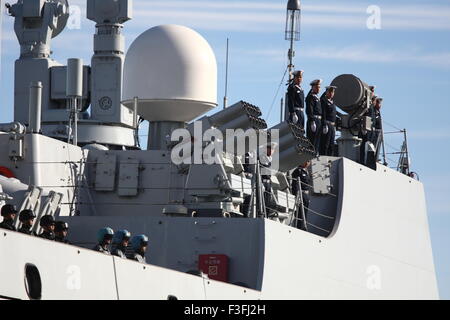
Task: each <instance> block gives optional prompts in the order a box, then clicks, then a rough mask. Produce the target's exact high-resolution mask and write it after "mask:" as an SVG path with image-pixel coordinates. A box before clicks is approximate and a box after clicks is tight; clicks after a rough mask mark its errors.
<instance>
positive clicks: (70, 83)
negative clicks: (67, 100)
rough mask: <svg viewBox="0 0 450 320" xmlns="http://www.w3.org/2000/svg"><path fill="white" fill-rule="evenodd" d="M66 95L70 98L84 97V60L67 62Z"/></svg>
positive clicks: (69, 60)
mask: <svg viewBox="0 0 450 320" xmlns="http://www.w3.org/2000/svg"><path fill="white" fill-rule="evenodd" d="M66 95H67V96H68V97H78V98H81V97H82V96H83V60H82V59H68V60H67V81H66Z"/></svg>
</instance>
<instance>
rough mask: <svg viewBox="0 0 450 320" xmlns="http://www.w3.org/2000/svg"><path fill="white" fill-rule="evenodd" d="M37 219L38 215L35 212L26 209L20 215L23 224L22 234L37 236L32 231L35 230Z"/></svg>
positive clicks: (20, 229) (21, 227)
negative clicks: (34, 225) (35, 220)
mask: <svg viewBox="0 0 450 320" xmlns="http://www.w3.org/2000/svg"><path fill="white" fill-rule="evenodd" d="M35 218H36V215H35V214H34V212H33V210H30V209H25V210H22V211H21V212H20V214H19V221H20V223H21V224H22V225H21V226H20V228H19V230H18V231H19V232H20V233H25V234H28V235H36V234H34V233H33V231H32V230H31V229H32V228H33V224H34V219H35Z"/></svg>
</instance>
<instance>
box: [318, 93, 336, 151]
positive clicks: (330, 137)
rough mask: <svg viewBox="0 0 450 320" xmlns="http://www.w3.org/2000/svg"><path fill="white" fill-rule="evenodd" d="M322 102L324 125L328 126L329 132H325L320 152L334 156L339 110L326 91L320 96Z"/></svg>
mask: <svg viewBox="0 0 450 320" xmlns="http://www.w3.org/2000/svg"><path fill="white" fill-rule="evenodd" d="M320 103H321V106H322V111H323V115H322V117H323V119H322V120H323V121H322V126H323V127H325V126H327V127H328V132H327V133H326V134H323V130H322V137H321V142H320V154H321V155H324V156H332V155H333V145H334V139H335V137H336V119H337V111H336V105H335V104H334V101H333V100H329V99H328V98H327V96H326V93H324V94H323V95H322V97H321V98H320Z"/></svg>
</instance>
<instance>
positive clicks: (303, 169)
mask: <svg viewBox="0 0 450 320" xmlns="http://www.w3.org/2000/svg"><path fill="white" fill-rule="evenodd" d="M310 165H311V162H310V161H307V162H305V163H303V164H301V165H300V166H298V167H297V168H296V169H295V170H294V171H293V172H292V194H293V195H295V196H300V192H301V193H302V194H301V195H302V200H303V208H304V213H305V217H306V215H307V212H308V208H309V193H310V190H311V185H312V179H311V175H310V173H309V170H308V168H309V167H310ZM300 209H301V208H300V207H299V210H300ZM300 212H301V211H299V213H300ZM297 217H300V214H298V215H297ZM297 228H298V229H302V228H303V227H302V221H301V220H297Z"/></svg>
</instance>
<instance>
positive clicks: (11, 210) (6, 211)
mask: <svg viewBox="0 0 450 320" xmlns="http://www.w3.org/2000/svg"><path fill="white" fill-rule="evenodd" d="M1 214H2V217H3V221H2V223H0V228H2V229H7V230H11V231H16V227H15V226H14V219H16V214H17V209H16V207H15V206H14V205H12V204H5V205H4V206H3V207H2V212H1Z"/></svg>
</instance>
